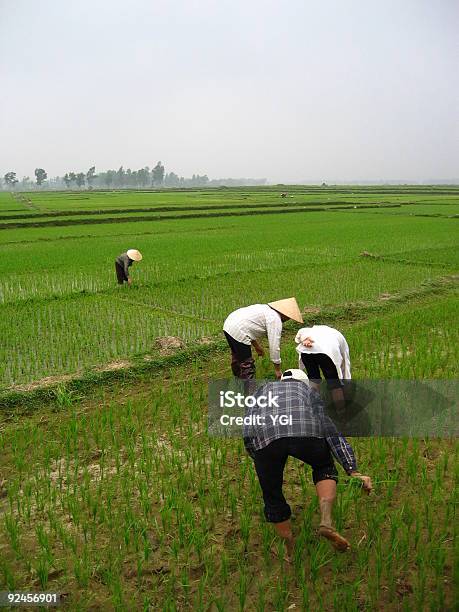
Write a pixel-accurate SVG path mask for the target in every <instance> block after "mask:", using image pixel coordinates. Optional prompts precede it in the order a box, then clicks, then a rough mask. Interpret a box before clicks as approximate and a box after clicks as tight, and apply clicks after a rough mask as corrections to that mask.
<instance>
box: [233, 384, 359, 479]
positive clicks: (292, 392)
mask: <svg viewBox="0 0 459 612" xmlns="http://www.w3.org/2000/svg"><path fill="white" fill-rule="evenodd" d="M270 394H271V396H272V397H274V398H276V401H275V402H271V405H269V406H268V407H266V408H265V407H260V405H259V404H257V405H256V406H254V407H253V408H248V409H247V410H246V413H245V414H246V416H250V417H251V420H252V423H253V424H251V425H245V426H244V443H245V446H246V449H247V451H248V453H249V454H250V455H252V454H253V453H254V452H256V451H257V450H261V449H262V448H264V447H265V446H268V444H270V443H271V442H273V441H274V440H277V439H278V438H286V437H296V438H307V437H311V438H325V439H326V440H327V443H328V445H329V447H330V450H331V452H332V453H333V455H334V457H335V458H336V460H337V461H338V462H339V463H340V464H341V465H342V467H343V469H344V470H345V471H346V472H347V473H348V474H349V473H350V472H353V471H356V470H357V462H356V459H355V455H354V451H353V450H352V447H351V445H350V444H349V442H348V441H347V440H346V438H344V436H342V435H341V434H339V432H338V431H337V429H336V426H335V424H334V423H333V421H332V420H331V419H330V417H328V416H327V415H326V414H325V407H324V404H323V402H322V400H321V398H320V396H319V394H318V393H316V392H315V391H313V390H312V389H311V388H310V387H309V386H308V385H307V384H305V383H304V382H301V381H296V380H288V381H287V380H286V381H276V382H268V383H266V384H264V385H263V386H261V387H260V388H259V389H258V390H257V391H256V393H255V394H254V396H255V397H256V398H260V397H261V396H264V397H269V395H270ZM276 404H277V405H276ZM281 416H282V419H280V417H281Z"/></svg>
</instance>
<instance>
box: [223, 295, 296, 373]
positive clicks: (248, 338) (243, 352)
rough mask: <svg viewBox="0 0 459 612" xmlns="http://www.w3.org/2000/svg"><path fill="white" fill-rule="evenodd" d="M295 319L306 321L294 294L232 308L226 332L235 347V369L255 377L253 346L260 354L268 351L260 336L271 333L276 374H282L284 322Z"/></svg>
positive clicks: (271, 350) (233, 361) (233, 365)
mask: <svg viewBox="0 0 459 612" xmlns="http://www.w3.org/2000/svg"><path fill="white" fill-rule="evenodd" d="M289 319H293V320H294V321H297V322H298V323H302V322H303V318H302V316H301V312H300V309H299V308H298V304H297V301H296V299H295V298H294V297H292V298H287V299H285V300H278V301H277V302H269V303H268V304H253V305H252V306H246V307H244V308H239V309H238V310H235V311H234V312H232V313H231V314H230V315H229V316H228V317H227V319H226V321H225V323H224V325H223V333H224V334H225V338H226V341H227V342H228V345H229V347H230V349H231V355H232V361H231V369H232V371H233V374H234V376H236V377H237V378H241V379H245V380H248V379H253V378H255V361H254V360H253V357H252V346H253V347H254V349H255V350H256V352H257V354H258V355H259V356H260V357H263V355H264V351H263V349H262V347H261V346H260V345H259V344H258V342H257V340H258V338H260V337H261V336H267V337H268V343H269V354H270V357H271V361H272V362H273V364H274V370H275V373H276V378H280V377H281V376H282V371H281V368H280V363H281V358H280V338H281V334H282V323H283V322H284V321H288V320H289Z"/></svg>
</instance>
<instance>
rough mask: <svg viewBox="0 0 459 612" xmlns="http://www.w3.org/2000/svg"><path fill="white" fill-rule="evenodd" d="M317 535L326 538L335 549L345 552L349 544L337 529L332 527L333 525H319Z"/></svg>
mask: <svg viewBox="0 0 459 612" xmlns="http://www.w3.org/2000/svg"><path fill="white" fill-rule="evenodd" d="M319 535H320V536H322V537H323V538H327V540H329V541H330V542H331V544H332V546H333V548H335V549H336V550H339V551H340V552H346V551H347V550H348V549H349V548H350V547H351V545H350V544H349V542H348V541H347V540H346V539H345V538H343V536H342V535H340V534H339V533H338V532H337V531H335V530H334V529H333V527H327V526H326V525H321V526H320V527H319Z"/></svg>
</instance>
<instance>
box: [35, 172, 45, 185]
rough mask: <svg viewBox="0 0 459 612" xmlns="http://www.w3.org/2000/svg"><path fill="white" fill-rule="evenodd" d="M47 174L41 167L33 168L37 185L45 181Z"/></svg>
mask: <svg viewBox="0 0 459 612" xmlns="http://www.w3.org/2000/svg"><path fill="white" fill-rule="evenodd" d="M47 178H48V175H47V174H46V171H45V170H43V168H35V180H36V181H37V185H38V186H40V185H42V184H43V183H44V181H46V179H47Z"/></svg>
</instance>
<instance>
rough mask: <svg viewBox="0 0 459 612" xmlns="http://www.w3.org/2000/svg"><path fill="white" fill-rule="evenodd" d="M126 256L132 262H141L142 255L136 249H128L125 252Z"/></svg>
mask: <svg viewBox="0 0 459 612" xmlns="http://www.w3.org/2000/svg"><path fill="white" fill-rule="evenodd" d="M127 256H128V257H129V259H132V260H133V261H142V253H141V252H140V251H138V250H137V249H129V250H128V251H127Z"/></svg>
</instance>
